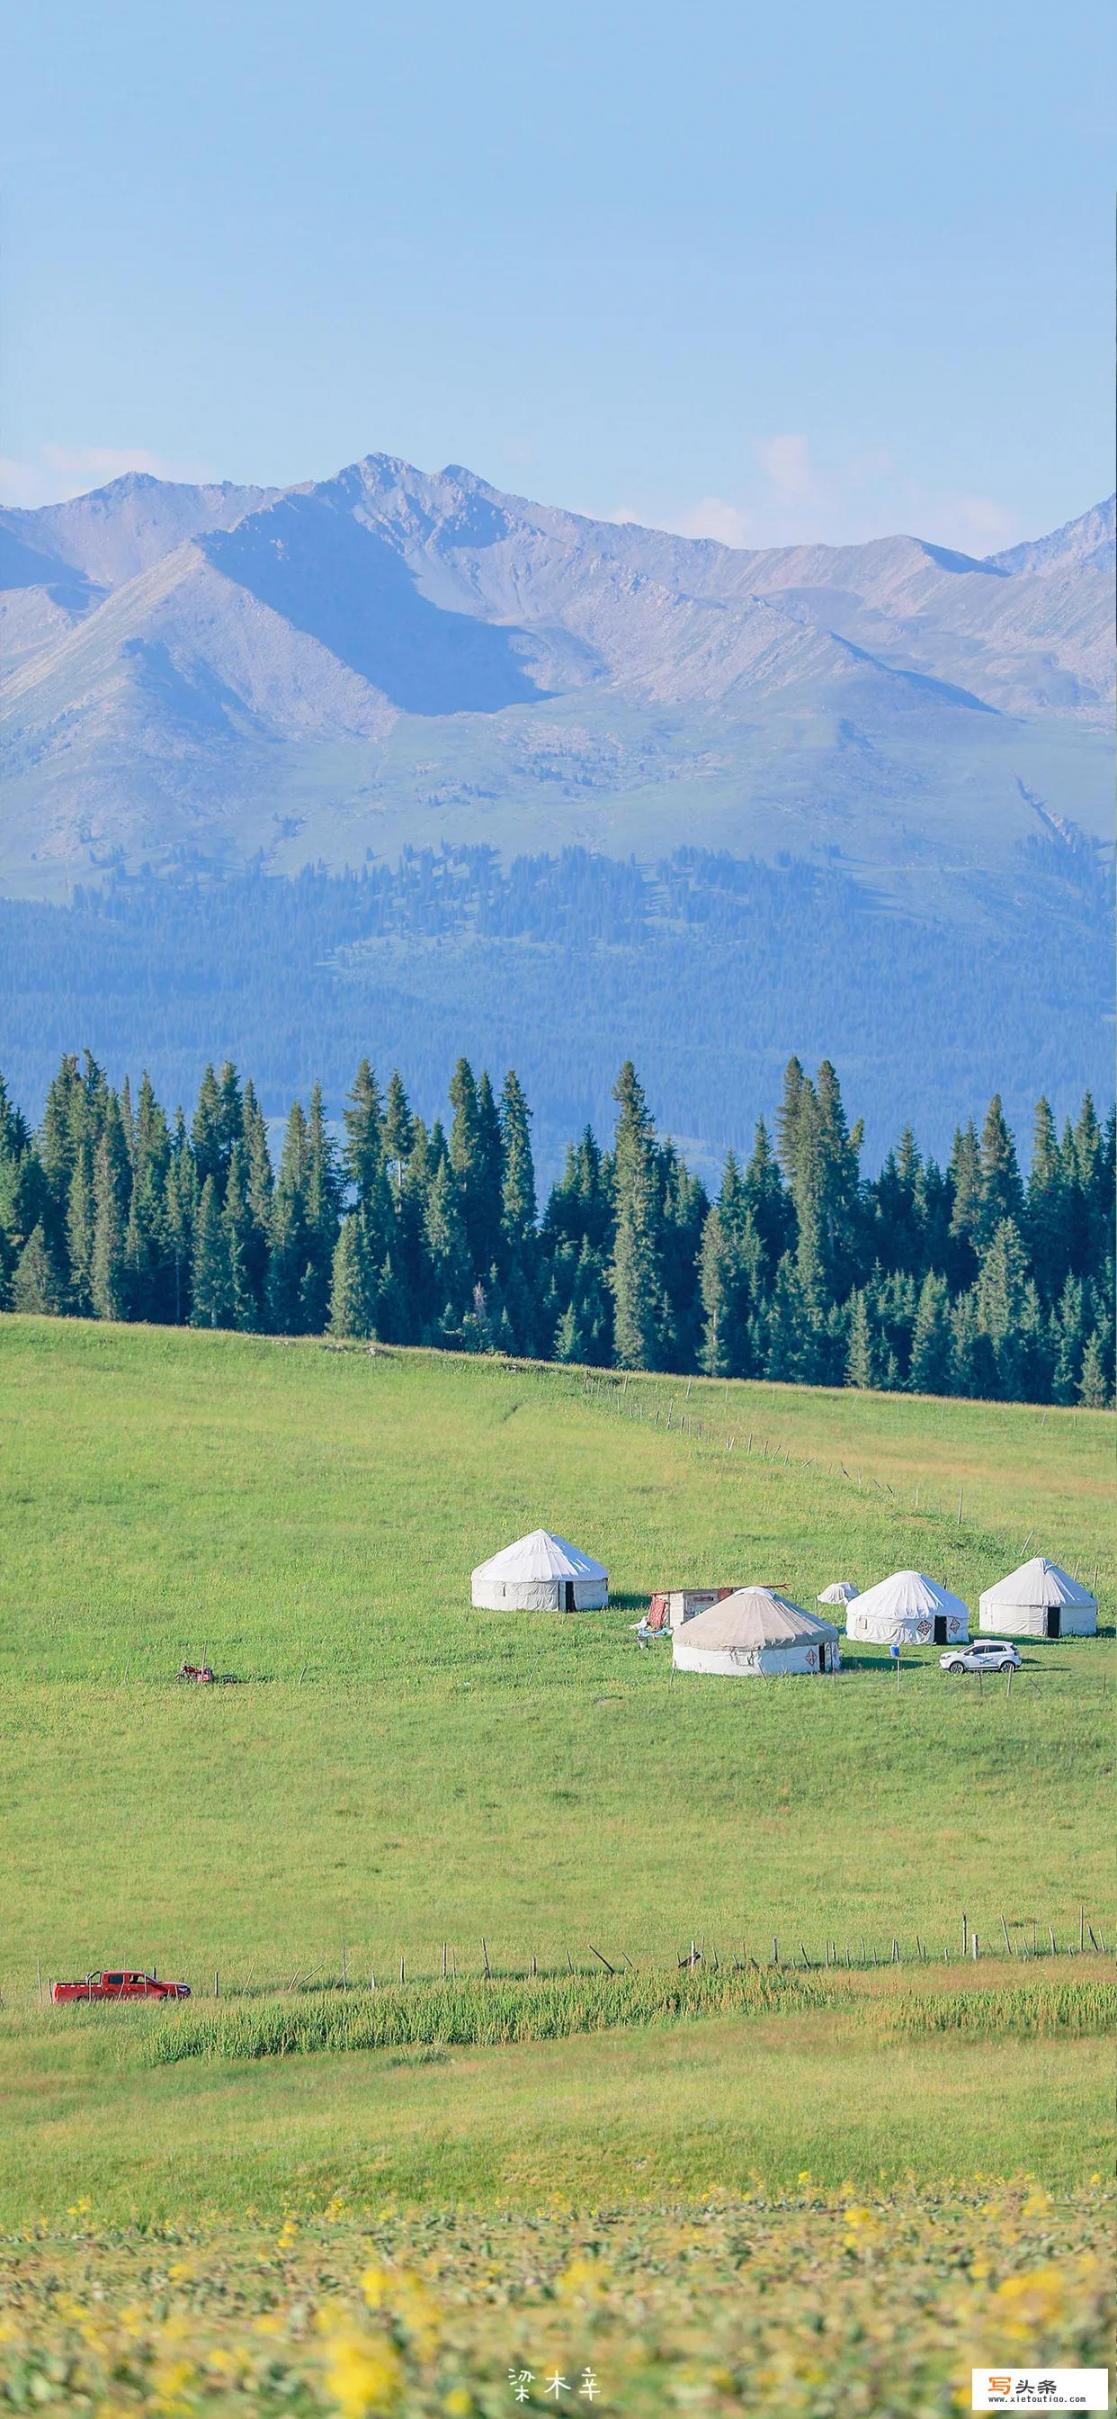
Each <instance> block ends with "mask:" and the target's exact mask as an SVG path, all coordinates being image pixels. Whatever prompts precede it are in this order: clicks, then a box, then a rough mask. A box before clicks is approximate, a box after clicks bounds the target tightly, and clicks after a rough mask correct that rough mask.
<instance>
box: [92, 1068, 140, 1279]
mask: <svg viewBox="0 0 1117 2419" xmlns="http://www.w3.org/2000/svg"><path fill="white" fill-rule="evenodd" d="M130 1174H131V1171H130V1167H129V1162H128V1148H127V1143H126V1140H125V1135H124V1125H123V1121H122V1119H121V1115H120V1108H119V1104H118V1102H117V1101H116V1099H115V1097H110V1099H109V1101H108V1104H107V1107H106V1112H105V1120H104V1126H103V1130H102V1133H101V1139H100V1141H99V1143H98V1145H97V1149H96V1153H95V1156H94V1161H93V1257H92V1262H91V1265H90V1274H89V1292H90V1299H91V1302H92V1306H93V1309H94V1311H95V1313H96V1316H97V1317H98V1318H99V1319H126V1318H127V1316H128V1307H129V1305H128V1270H127V1263H126V1260H125V1248H124V1247H125V1236H126V1229H127V1221H128V1207H127V1204H128V1193H129V1182H130Z"/></svg>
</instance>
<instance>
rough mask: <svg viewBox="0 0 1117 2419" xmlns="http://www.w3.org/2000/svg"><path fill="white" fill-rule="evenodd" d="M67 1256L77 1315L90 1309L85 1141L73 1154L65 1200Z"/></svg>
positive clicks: (89, 1157) (89, 1170)
mask: <svg viewBox="0 0 1117 2419" xmlns="http://www.w3.org/2000/svg"><path fill="white" fill-rule="evenodd" d="M66 1258H67V1262H68V1265H69V1271H70V1302H71V1306H72V1308H73V1309H74V1311H75V1312H76V1313H77V1316H78V1317H79V1318H88V1317H89V1315H90V1313H91V1311H92V1309H93V1154H92V1151H91V1149H90V1146H89V1144H88V1142H85V1141H82V1142H81V1143H79V1145H78V1148H77V1151H76V1153H75V1156H74V1164H73V1170H72V1172H71V1176H70V1186H69V1194H68V1198H67V1203H66Z"/></svg>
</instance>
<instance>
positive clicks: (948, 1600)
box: [857, 1571, 967, 1621]
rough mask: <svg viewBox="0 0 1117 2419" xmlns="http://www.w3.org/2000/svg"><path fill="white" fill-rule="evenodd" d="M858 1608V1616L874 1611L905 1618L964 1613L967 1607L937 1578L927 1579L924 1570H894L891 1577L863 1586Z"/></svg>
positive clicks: (896, 1619)
mask: <svg viewBox="0 0 1117 2419" xmlns="http://www.w3.org/2000/svg"><path fill="white" fill-rule="evenodd" d="M857 1611H858V1616H859V1617H860V1615H861V1614H862V1613H873V1614H875V1615H879V1614H883V1615H884V1616H885V1617H886V1618H891V1619H892V1620H893V1621H904V1620H911V1619H912V1618H913V1617H914V1618H916V1619H918V1618H921V1617H926V1616H927V1615H928V1614H934V1613H965V1612H967V1607H966V1606H965V1605H964V1604H963V1602H962V1599H961V1597H960V1596H952V1595H951V1594H950V1591H949V1589H948V1588H945V1587H940V1586H939V1583H938V1580H937V1579H928V1577H927V1574H926V1571H893V1572H892V1575H891V1577H890V1578H888V1579H880V1580H878V1582H877V1584H876V1586H875V1587H870V1588H866V1590H865V1593H864V1595H863V1596H859V1597H858V1599H857Z"/></svg>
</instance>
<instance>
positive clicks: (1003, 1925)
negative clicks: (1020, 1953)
mask: <svg viewBox="0 0 1117 2419" xmlns="http://www.w3.org/2000/svg"><path fill="white" fill-rule="evenodd" d="M1001 1930H1002V1932H1003V1933H1004V1936H1005V1947H1006V1949H1007V1950H1008V1953H1009V1956H1010V1957H1011V1956H1012V1953H1013V1950H1012V1942H1011V1940H1010V1939H1009V1936H1008V1925H1007V1923H1006V1922H1005V1919H1004V1916H1003V1915H1002V1917H1001Z"/></svg>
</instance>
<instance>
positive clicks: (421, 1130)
mask: <svg viewBox="0 0 1117 2419" xmlns="http://www.w3.org/2000/svg"><path fill="white" fill-rule="evenodd" d="M449 1100H450V1112H451V1114H450V1117H449V1120H448V1121H447V1122H446V1123H444V1122H443V1121H442V1120H441V1119H436V1120H435V1121H434V1122H433V1123H432V1124H430V1125H427V1124H426V1123H425V1122H424V1120H423V1118H422V1117H421V1116H419V1115H418V1114H417V1112H416V1111H415V1110H414V1108H413V1107H412V1105H411V1102H410V1101H409V1099H408V1095H407V1091H406V1088H405V1086H404V1083H403V1079H402V1077H401V1076H400V1075H399V1074H398V1073H395V1074H393V1075H392V1076H391V1078H390V1081H389V1082H388V1084H387V1086H386V1088H384V1089H383V1090H382V1089H381V1086H380V1084H379V1083H378V1081H377V1078H376V1076H375V1074H374V1072H373V1069H372V1067H371V1066H370V1065H369V1062H368V1060H367V1059H365V1060H362V1062H361V1064H360V1066H359V1067H358V1069H357V1073H356V1076H355V1079H354V1082H353V1086H352V1089H351V1092H350V1093H349V1096H348V1099H347V1101H346V1105H345V1108H344V1111H343V1114H342V1120H341V1127H340V1130H339V1132H338V1133H336V1134H335V1132H334V1130H333V1129H332V1128H331V1125H330V1122H329V1121H328V1119H327V1117H326V1113H325V1109H324V1105H323V1097H322V1092H321V1089H320V1087H316V1088H315V1089H314V1091H313V1092H312V1093H311V1096H310V1100H309V1106H308V1107H307V1108H304V1107H303V1105H302V1104H301V1103H300V1102H296V1103H295V1105H294V1106H293V1107H292V1109H291V1111H290V1114H289V1116H288V1119H287V1124H286V1130H285V1133H284V1136H283V1143H282V1148H281V1150H280V1153H279V1158H278V1164H273V1157H272V1152H271V1149H270V1147H269V1139H268V1127H267V1122H266V1120H265V1117H264V1114H263V1111H262V1109H261V1106H260V1101H259V1098H258V1096H257V1093H256V1090H255V1088H254V1086H253V1084H252V1083H251V1082H250V1081H247V1082H243V1083H242V1081H241V1079H240V1077H239V1075H238V1073H237V1070H236V1068H235V1067H233V1066H232V1065H229V1064H226V1065H225V1066H223V1067H222V1068H221V1069H220V1071H216V1070H215V1069H214V1068H213V1067H207V1069H206V1072H205V1075H204V1077H203V1080H202V1084H201V1087H200V1090H199V1094H198V1099H197V1103H196V1106H195V1108H194V1112H193V1116H192V1118H191V1120H190V1122H189V1124H188V1123H187V1121H186V1118H185V1117H184V1115H183V1112H182V1110H181V1109H180V1110H178V1111H177V1113H176V1114H175V1116H174V1117H173V1118H171V1117H168V1115H167V1114H166V1112H165V1111H164V1109H163V1108H162V1107H161V1105H160V1103H159V1101H158V1100H157V1098H156V1096H155V1092H154V1089H153V1087H152V1085H151V1083H150V1081H149V1080H148V1078H147V1076H146V1075H145V1076H144V1077H143V1079H142V1081H141V1083H140V1085H139V1088H138V1091H137V1092H135V1093H133V1090H132V1087H131V1084H130V1083H129V1082H128V1081H127V1080H126V1081H125V1082H124V1084H123V1085H122V1086H121V1087H120V1089H119V1090H117V1089H115V1088H114V1087H113V1085H112V1084H110V1082H109V1081H108V1079H107V1077H106V1075H105V1073H104V1071H103V1069H102V1068H101V1067H100V1066H98V1064H97V1062H96V1061H95V1059H94V1058H93V1057H92V1056H91V1055H90V1054H89V1053H88V1052H87V1053H86V1054H85V1058H84V1062H79V1060H78V1059H77V1058H76V1057H72V1056H66V1057H64V1058H63V1060H62V1063H61V1065H60V1067H59V1068H58V1071H57V1073H56V1075H55V1076H54V1078H53V1080H52V1082H51V1084H50V1088H49V1091H48V1093H47V1098H46V1105H45V1109H44V1113H43V1117H42V1121H41V1123H40V1125H39V1126H38V1128H37V1129H34V1130H33V1129H32V1127H31V1125H30V1124H29V1122H28V1121H27V1119H25V1118H24V1116H23V1115H22V1114H21V1112H20V1110H19V1109H18V1108H17V1107H16V1106H15V1105H14V1103H13V1102H12V1100H11V1099H10V1097H9V1094H8V1091H7V1088H6V1086H5V1085H4V1083H3V1081H2V1079H0V1308H4V1309H8V1310H15V1311H32V1312H38V1313H46V1314H53V1315H57V1316H67V1315H68V1316H77V1317H94V1318H102V1319H136V1320H148V1321H154V1322H156V1323H165V1324H172V1325H183V1324H189V1325H192V1326H195V1327H213V1328H234V1329H235V1328H239V1329H242V1330H248V1331H258V1332H264V1333H268V1334H278V1335H319V1334H323V1333H327V1332H328V1333H329V1334H330V1335H332V1336H334V1337H337V1338H351V1337H352V1338H359V1337H369V1338H373V1337H375V1338H377V1339H379V1340H381V1341H382V1342H385V1343H399V1344H411V1343H414V1344H427V1345H436V1346H443V1347H446V1348H450V1349H455V1350H463V1349H464V1350H470V1351H476V1352H509V1353H515V1354H521V1355H528V1356H532V1357H535V1358H540V1359H555V1360H559V1361H574V1362H590V1363H595V1364H598V1365H600V1366H603V1367H617V1368H621V1369H659V1370H671V1371H678V1372H683V1373H685V1372H689V1371H703V1372H705V1373H707V1374H709V1375H711V1376H717V1377H766V1378H775V1379H781V1380H785V1381H791V1382H800V1383H804V1384H808V1383H809V1384H822V1385H850V1386H860V1387H881V1388H885V1389H910V1390H912V1391H916V1392H919V1393H932V1394H959V1395H975V1396H980V1397H988V1398H994V1399H1001V1400H1009V1401H1030V1402H1058V1403H1082V1404H1085V1405H1087V1406H1089V1407H1102V1406H1104V1405H1106V1404H1108V1403H1110V1402H1112V1400H1113V1392H1114V1355H1113V1312H1114V1260H1113V1204H1114V1178H1115V1151H1117V1141H1115V1121H1114V1118H1113V1116H1112V1115H1111V1116H1110V1118H1109V1120H1108V1122H1107V1123H1106V1125H1105V1126H1104V1127H1103V1126H1102V1124H1101V1123H1100V1121H1099V1118H1098V1115H1097V1112H1096V1110H1095V1107H1094V1103H1093V1101H1092V1099H1091V1097H1090V1095H1089V1093H1087V1094H1086V1096H1085V1098H1084V1099H1083V1102H1082V1106H1081V1109H1080V1111H1079V1114H1078V1117H1077V1119H1076V1120H1075V1121H1074V1122H1073V1123H1072V1122H1071V1121H1069V1120H1068V1121H1067V1123H1066V1124H1065V1126H1064V1128H1063V1131H1062V1133H1061V1134H1060V1133H1059V1131H1058V1129H1057V1126H1056V1121H1055V1119H1054V1117H1053V1115H1052V1111H1051V1108H1050V1105H1049V1103H1048V1102H1047V1101H1046V1100H1041V1101H1040V1102H1039V1104H1038V1106H1037V1108H1036V1112H1035V1125H1034V1133H1033V1138H1032V1151H1031V1161H1030V1167H1029V1171H1028V1174H1027V1177H1026V1178H1025V1177H1024V1175H1023V1174H1022V1172H1021V1167H1020V1162H1019V1158H1018V1155H1017V1150H1016V1144H1015V1141H1014V1138H1013V1135H1012V1133H1011V1131H1010V1128H1009V1126H1008V1123H1007V1121H1006V1118H1005V1115H1004V1111H1003V1108H1002V1104H1001V1101H1000V1098H999V1097H997V1096H995V1097H994V1098H993V1100H991V1101H990V1104H989V1107H988V1110H987V1112H986V1115H985V1118H984V1122H983V1124H982V1126H981V1129H980V1132H979V1131H978V1128H977V1126H976V1125H975V1124H974V1122H973V1121H972V1120H971V1121H970V1122H969V1123H968V1124H967V1125H965V1126H964V1127H959V1128H958V1129H957V1131H956V1133H955V1136H954V1142H953V1147H952V1149H951V1153H950V1157H949V1162H948V1164H947V1165H946V1166H940V1165H939V1164H937V1162H936V1161H935V1160H934V1159H933V1158H928V1157H924V1156H923V1155H922V1154H921V1153H920V1151H919V1149H918V1147H917V1144H916V1141H915V1137H914V1135H913V1133H912V1132H911V1130H910V1128H908V1129H906V1130H905V1131H904V1133H903V1134H902V1135H901V1137H900V1140H899V1143H898V1144H897V1146H896V1148H895V1149H894V1150H891V1151H890V1152H889V1153H888V1156H887V1158H886V1160H885V1162H884V1165H883V1167H882V1168H881V1171H880V1174H879V1175H877V1176H872V1177H866V1176H865V1175H864V1174H863V1172H862V1169H861V1146H862V1133H861V1128H860V1126H859V1125H854V1126H853V1127H852V1128H851V1127H850V1125H849V1123H848V1121H847V1118H846V1113H845V1109H844V1107H843V1103H842V1095H841V1087H840V1085H839V1081H838V1077H837V1074H836V1072H835V1070H834V1068H833V1066H832V1065H831V1064H830V1062H829V1060H824V1061H823V1063H822V1065H821V1066H820V1067H819V1068H818V1070H817V1073H816V1075H815V1076H814V1077H812V1076H810V1075H809V1074H808V1073H807V1072H806V1070H805V1068H804V1067H803V1066H802V1065H801V1063H800V1061H799V1060H798V1059H797V1058H792V1059H791V1061H790V1062H789V1064H788V1067H787V1070H786V1073H785V1076H784V1084H783V1096H782V1100H781V1103H780V1107H779V1112H778V1115H777V1119H776V1124H775V1133H774V1136H773V1135H771V1134H770V1133H769V1130H768V1128H767V1126H766V1124H765V1123H764V1121H763V1119H761V1120H760V1121H759V1123H758V1124H757V1126H756V1131H755V1139H754V1142H753V1146H752V1151H751V1155H750V1156H749V1158H748V1160H747V1163H745V1164H744V1165H742V1164H741V1161H740V1160H739V1159H738V1157H737V1156H736V1155H735V1154H734V1153H733V1152H730V1153H729V1155H728V1157H727V1158H726V1161H725V1165H724V1169H723V1172H722V1177H721V1182H720V1186H719V1189H718V1191H717V1194H716V1196H715V1197H714V1198H712V1199H711V1198H710V1195H709V1194H708V1192H707V1190H706V1188H705V1187H704V1185H703V1184H702V1183H701V1182H700V1180H699V1179H698V1177H697V1176H695V1175H694V1174H693V1173H692V1172H691V1171H690V1170H689V1169H688V1168H687V1166H686V1164H685V1161H684V1160H683V1158H682V1157H681V1155H680V1153H679V1152H678V1150H677V1149H676V1147H675V1145H674V1143H673V1142H671V1141H670V1140H668V1139H666V1138H664V1137H662V1136H660V1135H658V1134H657V1132H656V1128H655V1125H654V1122H653V1119H652V1116H651V1113H650V1111H649V1108H648V1104H647V1100H646V1097H645V1094H644V1091H643V1089H642V1087H641V1084H640V1082H639V1080H638V1078H637V1075H636V1071H635V1068H634V1067H633V1065H632V1064H631V1062H628V1063H626V1065H625V1066H624V1067H622V1069H621V1072H620V1075H619V1076H618V1079H617V1083H616V1085H615V1088H614V1100H615V1104H616V1123H615V1130H614V1133H613V1137H612V1143H611V1147H609V1148H608V1149H606V1148H603V1147H602V1145H601V1144H600V1143H599V1141H598V1140H597V1138H596V1136H595V1135H594V1133H593V1132H592V1130H591V1129H590V1128H589V1127H588V1126H587V1128H586V1129H585V1131H584V1132H583V1133H582V1135H581V1137H580V1139H579V1140H578V1141H577V1142H574V1143H571V1145H570V1146H569V1148H568V1150H567V1154H566V1163H565V1167H564V1169H563V1173H562V1176H561V1177H560V1179H559V1181H558V1182H557V1183H556V1184H555V1185H554V1186H553V1187H552V1189H551V1191H550V1194H549V1197H548V1199H547V1201H546V1203H545V1206H544V1207H543V1210H542V1215H540V1210H539V1203H538V1199H537V1190H536V1177H535V1166H534V1160H533V1154H532V1143H531V1111H530V1109H529V1106H528V1103H527V1100H526V1098H525V1095H524V1090H523V1087H522V1085H521V1083H520V1081H519V1078H518V1077H517V1075H516V1074H515V1073H514V1072H513V1071H509V1073H508V1074H507V1075H506V1076H505V1078H504V1082H503V1085H502V1086H501V1089H500V1092H499V1095H497V1094H496V1093H495V1092H494V1089H493V1086H492V1084H491V1082H490V1080H489V1077H488V1075H487V1074H485V1073H482V1074H481V1075H480V1076H476V1075H475V1074H474V1071H473V1068H472V1067H471V1065H470V1063H469V1061H468V1059H465V1058H461V1059H459V1060H458V1063H457V1065H456V1067H455V1069H454V1073H453V1077H452V1080H451V1083H450V1091H449Z"/></svg>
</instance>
